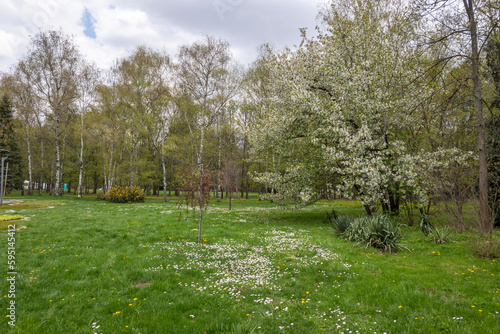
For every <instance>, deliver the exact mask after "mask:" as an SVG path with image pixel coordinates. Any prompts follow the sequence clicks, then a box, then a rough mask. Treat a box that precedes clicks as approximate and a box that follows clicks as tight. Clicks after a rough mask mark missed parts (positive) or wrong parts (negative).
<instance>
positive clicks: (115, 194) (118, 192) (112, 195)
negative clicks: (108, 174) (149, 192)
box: [95, 186, 145, 203]
mask: <svg viewBox="0 0 500 334" xmlns="http://www.w3.org/2000/svg"><path fill="white" fill-rule="evenodd" d="M95 199H96V200H106V201H110V202H111V203H142V202H144V200H145V196H144V193H143V192H142V191H141V189H139V187H137V186H135V187H122V186H114V187H113V188H111V189H110V190H109V191H108V192H107V193H106V194H104V195H103V194H97V195H96V196H95Z"/></svg>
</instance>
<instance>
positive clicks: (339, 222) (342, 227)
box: [332, 216, 354, 235]
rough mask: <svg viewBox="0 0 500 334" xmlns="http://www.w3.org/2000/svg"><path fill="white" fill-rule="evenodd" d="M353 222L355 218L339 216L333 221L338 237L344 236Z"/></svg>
mask: <svg viewBox="0 0 500 334" xmlns="http://www.w3.org/2000/svg"><path fill="white" fill-rule="evenodd" d="M353 222H354V217H353V216H339V217H337V218H336V219H335V220H333V221H332V228H333V230H334V231H335V234H336V235H342V234H344V232H345V231H346V230H347V228H348V227H349V226H351V224H352V223H353Z"/></svg>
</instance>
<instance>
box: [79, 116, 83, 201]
mask: <svg viewBox="0 0 500 334" xmlns="http://www.w3.org/2000/svg"><path fill="white" fill-rule="evenodd" d="M82 188H83V113H82V131H81V133H80V174H79V175H78V198H81V197H82Z"/></svg>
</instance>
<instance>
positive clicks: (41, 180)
mask: <svg viewBox="0 0 500 334" xmlns="http://www.w3.org/2000/svg"><path fill="white" fill-rule="evenodd" d="M40 145H41V147H40V155H41V156H40V163H41V166H40V167H41V168H40V184H39V185H38V195H42V189H43V135H42V138H41V143H40Z"/></svg>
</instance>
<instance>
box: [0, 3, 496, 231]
mask: <svg viewBox="0 0 500 334" xmlns="http://www.w3.org/2000/svg"><path fill="white" fill-rule="evenodd" d="M498 9H499V4H498V3H497V2H496V1H472V0H470V1H466V0H464V1H436V2H430V1H417V2H416V3H415V4H412V5H407V4H405V3H404V2H400V1H397V0H373V1H355V0H345V1H340V2H339V1H335V2H333V3H330V4H328V5H327V6H325V7H324V8H323V9H322V10H321V11H320V12H319V14H318V21H319V26H318V32H317V34H315V36H314V37H308V36H307V35H306V31H305V30H302V31H301V33H302V37H303V40H302V43H301V44H300V45H299V46H295V47H294V48H292V49H285V50H275V49H273V48H272V47H270V46H268V45H263V46H262V47H261V48H260V56H259V57H258V59H256V60H255V61H254V62H253V63H252V64H250V65H249V66H247V67H244V66H242V65H241V64H237V63H236V62H235V60H234V59H233V57H232V55H231V51H230V45H229V44H228V43H227V42H225V41H223V40H220V39H218V38H216V37H212V36H205V37H203V38H202V39H200V41H199V42H196V43H193V44H190V45H182V46H180V47H179V50H178V53H177V54H175V55H169V54H166V53H165V52H164V51H162V50H155V49H152V48H149V47H148V46H147V45H142V46H138V47H137V48H136V49H135V50H133V51H131V53H130V55H129V56H128V57H126V58H123V59H117V60H116V62H115V64H114V65H113V66H112V67H111V68H108V69H101V68H97V66H96V65H95V64H93V63H91V62H89V61H88V60H87V59H86V58H85V56H84V55H83V54H84V51H85V50H80V49H79V48H78V45H76V44H75V43H74V40H73V39H72V37H71V36H68V35H66V34H65V33H64V31H61V30H47V31H41V32H39V33H38V34H36V35H34V36H32V39H31V44H30V46H29V48H28V50H27V52H26V54H25V55H24V56H23V57H21V58H20V59H19V61H18V63H17V64H16V65H15V66H13V67H12V68H11V69H9V71H6V72H4V73H2V76H1V85H0V92H1V94H2V96H3V99H2V103H1V108H0V118H1V120H0V124H1V128H0V139H1V142H0V146H1V148H2V149H3V150H4V151H3V152H7V151H8V156H9V157H8V159H7V161H8V162H9V171H8V173H9V178H8V189H9V191H10V190H12V189H22V191H23V193H24V192H26V193H27V194H28V195H32V194H33V193H37V192H38V194H41V193H42V192H48V193H50V194H51V195H53V196H61V195H63V193H64V192H67V193H74V194H77V195H78V196H79V197H80V196H82V195H84V194H96V193H105V192H107V191H108V190H109V189H111V188H112V187H113V186H114V185H121V186H129V187H134V186H138V187H140V188H141V189H143V191H144V192H145V193H146V196H163V198H164V199H166V197H167V196H172V195H178V194H179V188H180V187H181V185H182V183H183V175H185V173H184V171H185V170H186V169H188V170H196V169H198V170H210V171H212V173H211V174H210V177H211V178H212V183H213V184H212V185H211V186H210V187H211V190H213V191H214V194H215V196H216V197H217V198H218V199H220V198H221V197H224V196H227V195H228V194H229V195H230V194H231V193H235V194H236V196H238V197H246V198H248V194H249V192H258V193H259V195H261V198H263V199H269V200H277V201H283V199H290V198H293V199H295V200H297V201H298V202H300V203H310V202H313V201H315V200H317V199H320V198H332V197H334V196H343V197H347V198H357V199H360V200H361V201H362V203H363V205H364V207H365V210H366V212H367V214H369V215H371V214H372V213H374V212H376V211H378V210H380V211H384V212H387V213H392V214H394V215H396V214H399V213H400V212H401V214H406V215H407V219H408V220H409V222H410V223H412V222H413V221H412V219H413V217H414V215H415V213H416V212H421V213H425V212H429V209H430V207H431V206H432V203H434V202H436V201H441V202H442V203H444V210H445V211H446V212H447V213H448V214H449V216H450V219H451V220H452V221H453V222H454V227H455V230H456V231H457V232H460V231H465V230H466V228H467V227H469V226H476V225H477V227H479V228H480V230H481V231H482V232H485V233H491V229H492V227H493V224H494V222H495V221H496V224H499V216H500V215H499V211H500V209H499V207H498V202H499V200H498V196H499V194H500V190H499V189H500V186H499V185H500V167H499V163H500V162H499V161H500V160H499V154H500V153H499V143H500V133H499V132H500V130H499V126H498V125H499V122H500V121H499V112H498V110H499V109H498V108H499V106H500V104H499V103H500V100H499V90H500V34H499V32H498ZM200 175H201V173H200ZM26 180H27V181H28V182H25V181H26ZM25 188H26V189H25ZM488 188H489V190H488ZM471 201H472V202H473V203H476V202H477V203H479V204H478V205H477V206H478V208H477V212H478V214H477V217H476V218H474V219H472V221H470V220H467V219H466V218H465V216H464V212H463V208H464V206H465V205H466V204H467V203H470V202H471ZM477 223H478V224H477Z"/></svg>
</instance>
